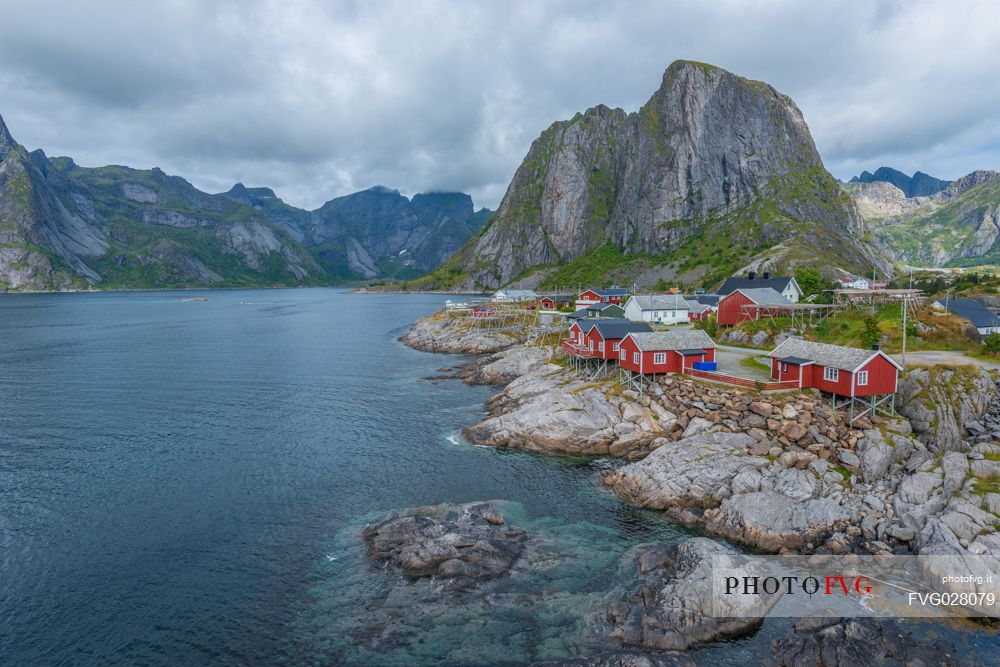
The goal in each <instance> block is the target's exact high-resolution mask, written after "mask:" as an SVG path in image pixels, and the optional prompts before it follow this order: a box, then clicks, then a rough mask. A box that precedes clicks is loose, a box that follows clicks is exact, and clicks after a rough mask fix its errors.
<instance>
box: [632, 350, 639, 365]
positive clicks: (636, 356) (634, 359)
mask: <svg viewBox="0 0 1000 667" xmlns="http://www.w3.org/2000/svg"><path fill="white" fill-rule="evenodd" d="M632 363H633V364H637V363H639V353H638V352H634V353H633V354H632Z"/></svg>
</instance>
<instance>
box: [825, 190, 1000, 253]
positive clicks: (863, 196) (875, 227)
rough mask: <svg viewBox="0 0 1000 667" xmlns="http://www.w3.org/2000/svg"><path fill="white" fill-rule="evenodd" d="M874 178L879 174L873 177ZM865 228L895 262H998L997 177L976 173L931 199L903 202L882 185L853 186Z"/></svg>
mask: <svg viewBox="0 0 1000 667" xmlns="http://www.w3.org/2000/svg"><path fill="white" fill-rule="evenodd" d="M876 173H878V172H876ZM844 189H845V190H846V191H847V192H848V193H849V194H850V195H851V196H852V197H853V198H854V199H855V201H856V202H857V205H858V208H859V210H860V211H861V214H862V216H863V217H864V220H865V227H866V229H868V230H869V231H870V232H871V233H872V234H873V236H874V238H875V240H876V241H877V242H878V244H879V245H880V246H881V247H882V248H884V250H885V251H886V252H887V253H888V254H890V255H892V256H893V257H894V258H896V259H897V260H900V261H902V262H906V263H908V264H913V265H918V266H973V265H977V264H993V263H996V262H997V261H998V259H1000V244H998V237H1000V173H998V172H995V171H985V170H982V171H974V172H972V173H971V174H968V175H967V176H963V177H962V178H960V179H958V180H957V181H954V182H953V183H950V184H949V185H948V186H947V187H945V188H944V189H943V190H941V191H939V192H936V193H935V194H933V195H931V196H912V197H908V196H906V193H905V192H904V191H903V190H900V189H899V188H897V187H896V186H894V185H891V184H889V183H887V182H883V181H878V180H875V181H872V182H870V183H865V182H851V183H847V184H845V185H844Z"/></svg>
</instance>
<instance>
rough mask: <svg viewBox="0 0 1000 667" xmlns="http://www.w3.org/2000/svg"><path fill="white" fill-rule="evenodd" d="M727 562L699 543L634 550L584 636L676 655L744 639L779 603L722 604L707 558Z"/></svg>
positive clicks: (719, 548) (724, 551)
mask: <svg viewBox="0 0 1000 667" xmlns="http://www.w3.org/2000/svg"><path fill="white" fill-rule="evenodd" d="M717 556H724V557H733V558H732V560H729V561H728V562H729V563H730V565H729V566H730V567H734V568H739V567H742V568H745V569H746V572H745V573H746V575H747V576H749V575H752V574H759V572H755V571H752V569H753V567H754V566H751V565H742V566H740V565H738V564H737V563H738V560H739V559H738V554H737V552H736V551H734V550H733V549H732V548H731V547H728V546H726V545H724V544H721V543H719V542H715V541H712V540H708V539H705V538H693V539H690V540H687V541H685V542H682V543H680V544H679V545H676V544H658V545H640V546H638V547H633V548H632V549H630V550H629V551H628V552H626V553H625V555H624V556H622V560H621V565H620V571H619V575H620V577H621V579H622V581H623V583H622V584H620V585H619V586H617V587H616V588H615V589H614V590H613V591H612V592H611V593H610V594H609V595H607V596H606V597H604V598H602V599H600V600H599V601H598V602H597V603H595V604H594V606H593V607H592V608H591V611H590V613H589V614H588V615H587V620H586V622H585V634H586V635H588V636H589V638H590V639H592V640H593V641H596V642H600V643H608V642H611V643H620V644H621V645H622V646H626V647H639V648H644V649H655V650H659V651H679V650H685V649H689V648H692V647H694V646H699V645H702V644H706V643H709V642H714V641H718V640H721V639H725V638H727V637H733V636H737V635H741V634H744V633H746V632H748V631H750V630H754V629H756V628H758V627H760V625H761V623H762V622H763V617H764V616H765V615H766V614H767V612H768V611H769V610H770V609H771V607H772V606H774V604H775V603H777V601H778V599H779V597H780V596H778V595H767V594H765V593H763V592H760V593H756V594H745V595H732V596H725V597H724V598H720V597H719V596H716V595H714V594H713V590H712V563H713V557H717Z"/></svg>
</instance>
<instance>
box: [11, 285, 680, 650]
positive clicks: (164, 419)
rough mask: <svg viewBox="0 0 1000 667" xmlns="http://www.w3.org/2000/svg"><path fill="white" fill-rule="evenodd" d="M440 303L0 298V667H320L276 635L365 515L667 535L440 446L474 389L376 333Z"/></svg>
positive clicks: (611, 505) (590, 472)
mask: <svg viewBox="0 0 1000 667" xmlns="http://www.w3.org/2000/svg"><path fill="white" fill-rule="evenodd" d="M195 297H206V298H207V301H196V300H192V299H193V298H195ZM443 298H444V297H441V296H404V295H400V296H392V295H384V296H371V295H364V296H362V295H352V294H348V293H346V292H343V291H337V290H327V289H300V290H252V291H205V292H132V293H96V294H93V293H92V294H44V295H43V294H39V295H2V296H0V554H2V556H0V557H2V581H0V624H2V630H0V663H3V664H22V665H28V664H57V663H60V664H108V663H119V664H121V663H124V664H139V663H141V664H204V663H210V662H229V663H248V662H249V663H258V664H267V663H274V662H280V661H282V660H300V659H310V660H311V661H317V662H328V661H335V658H333V657H332V656H330V654H327V653H325V652H324V651H325V649H324V647H323V645H322V642H321V640H322V637H316V636H314V635H311V634H309V633H302V632H300V630H299V628H300V627H301V626H302V624H303V622H306V623H308V622H309V621H310V615H311V614H314V613H319V612H317V611H315V606H314V605H315V600H316V595H317V589H319V590H320V591H322V589H323V586H324V585H325V584H326V583H327V582H325V581H324V576H325V574H324V573H325V570H324V568H325V567H326V565H327V564H332V563H334V562H335V561H334V560H332V559H335V558H337V556H336V555H335V554H331V550H333V549H335V548H336V545H335V540H336V538H337V535H338V532H339V531H342V530H343V529H344V528H345V527H346V526H349V525H351V524H352V522H356V521H357V520H358V518H359V517H363V516H364V515H366V514H369V513H371V512H373V511H379V510H388V509H393V508H399V507H408V506H418V505H426V504H432V503H440V502H467V501H473V500H481V499H491V498H502V499H509V500H512V501H517V502H520V503H522V504H523V506H524V509H525V512H526V513H528V514H530V515H532V516H536V517H545V516H548V517H557V518H558V520H559V521H562V522H566V523H570V524H572V523H575V522H581V521H586V522H587V523H586V524H585V525H600V526H604V527H605V528H607V529H610V532H609V531H607V530H605V531H604V533H603V534H606V535H608V536H609V537H608V541H609V542H610V543H612V545H613V546H612V548H613V549H616V550H618V551H620V550H621V549H624V548H625V547H626V546H627V545H628V544H629V543H631V542H634V541H637V540H648V539H656V538H661V537H663V536H664V535H668V534H670V533H671V529H670V528H669V526H668V525H667V524H666V523H664V522H657V521H655V520H654V521H653V522H652V523H651V524H650V522H649V521H648V520H647V519H645V518H640V517H639V516H638V515H637V514H635V513H634V512H631V511H629V510H627V509H623V508H622V507H620V506H619V505H618V503H617V502H615V501H613V500H612V499H611V498H610V497H609V496H607V495H606V494H605V493H604V492H602V491H601V490H600V489H599V488H598V487H599V485H598V484H597V481H596V474H595V471H596V468H595V467H593V466H594V464H593V463H591V462H586V461H573V460H566V459H556V458H546V457H535V456H531V455H526V454H520V453H514V452H504V451H499V450H494V449H486V448H478V447H470V446H468V445H464V444H460V443H458V444H457V443H455V442H452V441H450V440H449V437H451V436H454V435H455V434H456V432H457V430H458V429H459V428H460V427H461V426H463V425H465V424H469V423H472V422H474V421H476V420H477V419H479V418H481V416H482V414H483V407H482V404H483V401H484V400H485V399H486V398H488V396H489V395H490V394H491V391H492V390H491V389H488V388H485V387H470V386H467V385H465V384H463V383H461V382H458V381H455V380H430V379H427V378H428V377H430V376H434V375H436V374H439V373H438V369H439V368H441V367H443V366H448V365H453V364H455V363H458V362H460V361H462V359H461V358H459V357H449V356H443V355H433V354H426V353H422V352H416V351H414V350H410V349H408V348H406V347H404V346H403V345H402V344H400V343H398V342H397V341H396V337H397V336H399V335H400V334H401V333H402V332H403V331H405V330H406V328H407V326H408V325H409V324H410V323H411V322H412V321H413V320H415V319H416V318H417V317H419V316H422V315H426V314H428V313H430V312H432V311H434V310H436V309H437V308H439V307H440V304H441V302H442V301H443ZM452 440H454V438H452ZM361 565H362V564H359V567H360V566H361ZM335 585H336V584H335V583H334V586H335ZM314 643H315V645H314ZM441 650H442V651H443V652H446V651H447V647H442V649H441Z"/></svg>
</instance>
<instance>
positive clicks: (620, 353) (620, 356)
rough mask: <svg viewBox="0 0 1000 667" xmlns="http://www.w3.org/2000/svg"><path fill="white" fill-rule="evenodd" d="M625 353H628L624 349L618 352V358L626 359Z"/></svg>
mask: <svg viewBox="0 0 1000 667" xmlns="http://www.w3.org/2000/svg"><path fill="white" fill-rule="evenodd" d="M625 355H626V352H625V350H622V351H621V352H619V353H618V358H619V359H621V360H622V361H625Z"/></svg>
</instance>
